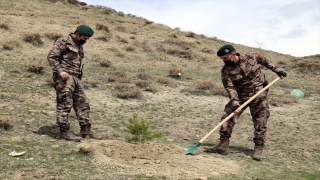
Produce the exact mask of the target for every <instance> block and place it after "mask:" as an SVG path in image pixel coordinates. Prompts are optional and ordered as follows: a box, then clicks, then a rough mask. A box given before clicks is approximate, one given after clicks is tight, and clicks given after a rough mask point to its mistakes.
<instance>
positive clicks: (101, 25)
mask: <svg viewBox="0 0 320 180" xmlns="http://www.w3.org/2000/svg"><path fill="white" fill-rule="evenodd" d="M96 29H97V30H103V31H106V32H110V30H109V27H108V26H106V25H104V24H100V23H97V24H96Z"/></svg>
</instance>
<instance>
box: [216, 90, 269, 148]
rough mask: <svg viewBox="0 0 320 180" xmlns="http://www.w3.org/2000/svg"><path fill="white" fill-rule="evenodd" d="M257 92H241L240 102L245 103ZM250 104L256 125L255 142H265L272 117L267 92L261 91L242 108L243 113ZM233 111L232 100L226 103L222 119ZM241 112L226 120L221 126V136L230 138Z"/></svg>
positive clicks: (254, 124)
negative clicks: (268, 121)
mask: <svg viewBox="0 0 320 180" xmlns="http://www.w3.org/2000/svg"><path fill="white" fill-rule="evenodd" d="M254 94H255V93H246V95H244V96H243V95H241V93H239V99H240V104H243V103H244V102H246V101H247V100H249V99H250V97H252V96H253V95H254ZM248 106H249V108H250V113H251V116H252V121H253V126H254V138H253V142H254V143H255V144H264V143H265V141H266V132H267V120H268V118H269V117H270V111H269V104H268V99H267V92H266V91H265V92H263V93H261V94H260V95H259V96H258V97H256V98H255V99H254V100H253V101H251V103H249V104H248V105H247V106H246V107H245V108H243V109H242V111H241V113H242V112H243V111H244V110H245V109H246V108H247V107H248ZM231 113H232V105H231V101H230V102H229V103H228V104H226V106H225V108H224V112H223V116H222V118H221V120H223V119H225V118H226V117H228V115H229V114H231ZM240 115H241V114H239V115H237V116H233V117H232V118H231V119H230V120H228V121H227V122H225V123H224V124H223V125H222V126H221V128H220V131H219V132H220V136H221V137H226V138H230V137H231V134H232V130H233V128H234V126H235V124H236V122H237V120H238V118H239V116H240Z"/></svg>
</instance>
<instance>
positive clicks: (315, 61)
mask: <svg viewBox="0 0 320 180" xmlns="http://www.w3.org/2000/svg"><path fill="white" fill-rule="evenodd" d="M292 61H293V66H292V67H293V68H294V69H296V70H297V71H299V72H301V73H304V74H306V73H319V71H320V55H318V57H317V56H315V57H314V58H310V59H308V58H305V59H304V58H302V59H294V60H292Z"/></svg>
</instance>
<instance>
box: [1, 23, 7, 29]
mask: <svg viewBox="0 0 320 180" xmlns="http://www.w3.org/2000/svg"><path fill="white" fill-rule="evenodd" d="M0 29H4V30H9V25H8V24H5V23H1V24H0Z"/></svg>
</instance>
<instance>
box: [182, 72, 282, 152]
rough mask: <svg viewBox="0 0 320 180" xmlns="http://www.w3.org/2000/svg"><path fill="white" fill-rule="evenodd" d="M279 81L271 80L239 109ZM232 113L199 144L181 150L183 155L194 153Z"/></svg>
mask: <svg viewBox="0 0 320 180" xmlns="http://www.w3.org/2000/svg"><path fill="white" fill-rule="evenodd" d="M279 79H281V78H280V77H278V78H277V79H275V80H273V81H272V82H271V83H270V84H268V85H267V86H266V87H264V88H263V89H261V90H260V91H259V92H257V94H255V95H254V96H252V97H251V98H250V99H249V100H247V101H246V102H245V103H243V104H242V105H241V106H240V107H239V108H240V109H243V108H244V107H245V106H246V105H248V104H249V103H250V102H251V101H252V100H254V99H255V98H256V97H257V96H259V95H260V94H261V93H262V92H264V91H265V90H267V89H268V88H269V87H270V86H272V85H273V84H274V83H276V82H277V81H278V80H279ZM234 114H235V113H234V112H233V113H231V114H230V115H229V116H228V117H226V118H225V119H224V120H222V121H221V122H220V123H219V124H218V125H217V126H216V127H214V128H213V129H212V130H211V131H210V132H209V133H208V134H207V135H205V136H204V137H203V138H202V139H201V140H200V141H199V142H197V143H196V144H195V145H189V146H187V147H185V148H183V149H182V150H183V152H184V153H185V154H191V153H192V152H194V151H196V150H197V149H198V147H199V146H200V145H201V143H202V142H203V141H205V140H206V139H207V138H208V137H209V136H210V135H211V134H212V133H213V132H214V131H216V130H217V129H218V128H220V126H222V124H224V123H225V122H227V121H228V120H229V119H230V118H232V117H233V116H234Z"/></svg>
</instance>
